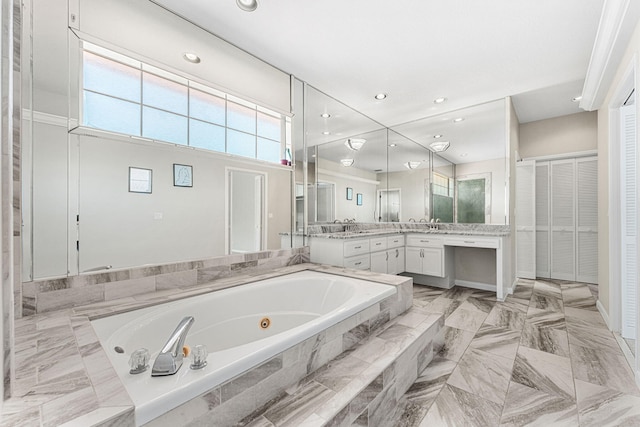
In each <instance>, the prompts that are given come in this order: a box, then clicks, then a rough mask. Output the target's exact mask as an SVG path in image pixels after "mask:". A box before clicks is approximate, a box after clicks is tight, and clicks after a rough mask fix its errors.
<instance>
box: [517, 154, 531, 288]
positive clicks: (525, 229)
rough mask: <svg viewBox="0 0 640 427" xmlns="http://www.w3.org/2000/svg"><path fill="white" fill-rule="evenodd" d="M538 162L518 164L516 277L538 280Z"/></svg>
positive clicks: (529, 161)
mask: <svg viewBox="0 0 640 427" xmlns="http://www.w3.org/2000/svg"><path fill="white" fill-rule="evenodd" d="M535 196H536V162H535V160H525V161H522V162H518V163H517V164H516V275H517V276H518V277H521V278H525V279H535V278H536V209H535V207H536V199H535Z"/></svg>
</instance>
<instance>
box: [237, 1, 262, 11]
mask: <svg viewBox="0 0 640 427" xmlns="http://www.w3.org/2000/svg"><path fill="white" fill-rule="evenodd" d="M236 4H237V5H238V7H239V8H240V9H242V10H244V11H245V12H253V11H254V10H256V9H257V8H258V0H236Z"/></svg>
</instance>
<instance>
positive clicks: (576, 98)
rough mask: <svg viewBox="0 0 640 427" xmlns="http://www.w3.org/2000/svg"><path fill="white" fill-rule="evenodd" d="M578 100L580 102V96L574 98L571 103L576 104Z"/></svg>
mask: <svg viewBox="0 0 640 427" xmlns="http://www.w3.org/2000/svg"><path fill="white" fill-rule="evenodd" d="M580 100H582V95H580V96H576V97H575V98H572V99H571V101H573V102H578V101H580Z"/></svg>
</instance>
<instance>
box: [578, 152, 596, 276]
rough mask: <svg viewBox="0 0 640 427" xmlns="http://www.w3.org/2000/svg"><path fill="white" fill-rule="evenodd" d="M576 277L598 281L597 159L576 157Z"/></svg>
mask: <svg viewBox="0 0 640 427" xmlns="http://www.w3.org/2000/svg"><path fill="white" fill-rule="evenodd" d="M576 175H577V179H576V197H577V200H576V233H577V236H576V246H577V247H576V280H577V281H578V282H586V283H598V160H597V159H596V158H595V157H589V158H583V159H576Z"/></svg>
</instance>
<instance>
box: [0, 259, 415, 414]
mask: <svg viewBox="0 0 640 427" xmlns="http://www.w3.org/2000/svg"><path fill="white" fill-rule="evenodd" d="M308 269H311V270H317V271H325V272H329V273H331V274H338V275H344V276H350V277H355V278H361V279H364V280H372V281H375V282H379V283H386V284H391V285H395V286H397V287H398V288H397V290H398V292H397V294H396V297H397V300H396V301H393V302H392V301H383V302H382V303H380V307H379V310H380V312H379V313H377V314H375V315H373V317H374V319H373V320H369V323H368V327H369V332H371V331H372V330H374V331H375V329H376V325H378V324H379V323H380V324H382V323H384V322H385V321H386V320H388V319H393V318H395V317H397V316H398V315H399V314H400V313H402V312H404V311H406V309H407V308H408V307H410V306H411V303H412V288H411V280H410V279H407V278H404V277H397V276H389V275H380V274H375V273H370V272H364V271H351V270H345V269H340V268H333V267H328V266H319V265H313V264H299V265H293V266H288V267H281V268H277V269H271V271H270V272H269V273H259V272H253V273H249V272H247V273H245V274H244V275H242V276H240V277H227V278H225V279H219V280H216V281H214V282H211V283H209V284H205V285H201V286H197V287H191V288H187V289H179V288H174V289H167V290H163V291H157V292H155V293H153V294H143V295H136V296H130V297H126V298H121V299H120V300H112V301H103V302H100V303H95V304H91V305H87V306H83V307H77V308H71V309H65V310H58V311H55V312H48V313H43V314H38V315H33V316H28V317H25V318H22V319H17V320H16V328H15V335H16V338H15V339H16V345H15V348H14V351H15V360H16V361H15V363H16V369H15V373H16V374H15V381H14V383H13V397H12V398H11V399H9V400H7V401H5V402H4V405H3V408H2V417H1V418H0V425H2V426H31V425H33V426H40V425H42V426H58V425H62V424H64V423H66V422H71V423H70V424H69V425H77V426H91V425H123V426H133V425H134V408H133V403H132V402H131V400H130V399H129V397H128V394H127V392H126V390H125V389H124V386H123V385H122V383H121V382H120V380H119V378H118V376H117V374H116V372H115V370H114V369H113V367H112V366H111V364H110V363H109V360H108V358H107V355H106V353H105V352H104V351H103V349H102V347H101V346H100V344H99V342H98V338H97V336H96V334H95V332H94V330H93V328H92V326H91V324H90V319H93V318H100V317H104V316H108V315H110V314H115V313H119V312H125V311H130V310H135V309H138V308H142V307H148V306H151V305H155V304H161V303H164V302H168V301H172V300H175V299H181V298H185V297H188V296H193V295H199V294H204V293H207V292H211V291H214V290H218V289H221V288H226V287H230V286H236V285H240V284H244V283H247V282H253V281H256V280H261V279H266V278H270V277H275V276H279V275H282V274H288V273H292V272H296V271H303V270H308ZM357 320H358V319H354V320H349V319H347V321H349V322H357ZM363 321H364V319H363ZM346 326H347V325H345V327H346ZM361 328H363V329H364V328H365V327H364V326H362V327H361ZM352 329H353V328H352ZM357 332H358V329H356V330H355V331H353V333H354V335H356V336H357ZM332 333H337V330H336V331H334V332H332ZM320 335H322V334H320ZM343 335H344V334H343ZM326 336H327V333H326V332H325V333H324V340H326ZM318 339H320V341H322V337H319V338H318ZM325 342H326V341H325ZM330 342H331V343H332V344H331V345H330V346H329V347H326V348H323V349H322V351H319V349H320V347H316V348H315V351H313V347H314V344H311V343H313V341H309V340H308V341H306V342H305V344H304V345H307V346H311V347H312V350H311V353H310V354H311V355H313V357H312V358H311V359H310V361H308V362H307V364H308V365H309V366H311V367H314V368H317V367H319V366H322V365H323V364H324V363H326V362H327V361H328V360H331V358H332V357H330V356H329V355H327V354H331V353H332V352H335V351H337V350H336V349H335V347H337V345H338V344H337V343H339V340H338V341H336V340H335V339H334V340H330ZM344 342H345V340H344V337H343V343H344ZM346 342H347V343H348V342H349V340H348V339H347V340H346ZM343 345H344V344H343ZM347 345H348V344H347ZM334 346H335V347H334ZM335 354H336V355H337V354H339V352H337V353H335ZM287 357H288V358H287V359H285V358H284V354H283V358H282V363H283V365H285V364H287V363H291V358H289V357H292V355H291V354H289V355H288V356H287ZM273 360H274V359H271V361H269V362H267V363H268V364H269V365H268V366H270V367H268V368H267V367H263V369H260V370H259V371H256V374H257V375H258V373H259V372H262V375H264V372H265V370H266V371H268V372H270V371H271V370H272V369H274V368H273V366H274V364H275V366H277V364H278V363H279V362H277V361H273ZM285 366H288V365H285ZM279 372H282V373H281V374H280V375H285V374H284V372H288V369H284V370H282V369H281V370H279ZM275 375H277V374H275ZM248 378H249V377H247V378H245V379H243V381H244V380H247V381H248ZM276 378H277V377H276ZM230 384H233V380H232V381H231V383H230ZM258 386H259V384H258ZM228 387H229V389H233V387H234V385H229V386H228ZM222 393H223V392H222V389H221V391H220V394H219V395H216V393H215V392H214V393H213V394H212V395H210V396H207V398H210V399H212V400H210V401H206V399H207V398H205V400H202V399H200V400H198V399H196V401H197V402H199V403H197V404H195V405H196V406H197V405H206V406H207V408H209V406H211V408H212V409H213V408H214V407H215V406H216V404H217V403H220V402H217V401H216V396H219V397H220V398H221V399H222V404H224V396H225V395H223V394H222ZM256 393H257V391H256ZM251 396H253V395H252V394H250V393H249V397H251ZM245 397H247V396H245ZM230 401H231V400H230ZM230 401H229V402H230ZM239 401H240V399H238V402H239ZM192 410H193V409H192V408H190V411H192ZM171 414H173V412H172V413H171Z"/></svg>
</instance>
